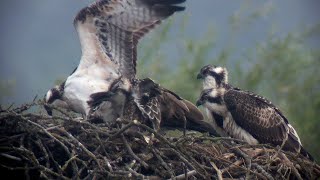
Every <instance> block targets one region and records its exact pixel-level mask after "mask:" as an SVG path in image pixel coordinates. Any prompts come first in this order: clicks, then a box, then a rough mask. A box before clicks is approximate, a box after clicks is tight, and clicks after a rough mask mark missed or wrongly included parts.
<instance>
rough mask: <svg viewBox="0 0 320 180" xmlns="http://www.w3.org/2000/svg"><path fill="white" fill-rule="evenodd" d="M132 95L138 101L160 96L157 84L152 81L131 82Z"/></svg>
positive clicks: (147, 79) (148, 79)
mask: <svg viewBox="0 0 320 180" xmlns="http://www.w3.org/2000/svg"><path fill="white" fill-rule="evenodd" d="M132 94H133V96H135V97H136V98H138V99H144V98H147V99H148V98H151V97H155V96H157V95H160V94H161V89H160V86H159V84H157V83H155V82H154V81H153V80H152V79H150V78H146V79H140V80H135V81H133V82H132Z"/></svg>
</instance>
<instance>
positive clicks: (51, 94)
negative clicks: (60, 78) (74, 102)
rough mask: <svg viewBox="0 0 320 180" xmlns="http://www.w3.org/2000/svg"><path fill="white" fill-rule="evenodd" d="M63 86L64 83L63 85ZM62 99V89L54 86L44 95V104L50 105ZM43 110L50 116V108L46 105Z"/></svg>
mask: <svg viewBox="0 0 320 180" xmlns="http://www.w3.org/2000/svg"><path fill="white" fill-rule="evenodd" d="M63 85H64V83H63ZM61 97H62V89H61V85H60V86H55V87H54V88H52V89H50V90H49V91H48V92H47V94H46V95H45V98H44V100H45V103H46V104H52V103H53V102H55V101H56V100H59V99H61ZM44 108H45V110H46V111H47V113H48V114H49V115H50V116H52V108H50V107H49V106H48V105H44Z"/></svg>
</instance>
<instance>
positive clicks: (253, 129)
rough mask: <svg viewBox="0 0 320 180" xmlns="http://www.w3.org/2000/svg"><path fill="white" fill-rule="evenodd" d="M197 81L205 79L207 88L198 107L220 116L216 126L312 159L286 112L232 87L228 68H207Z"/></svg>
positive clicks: (246, 139) (249, 93)
mask: <svg viewBox="0 0 320 180" xmlns="http://www.w3.org/2000/svg"><path fill="white" fill-rule="evenodd" d="M197 78H198V79H203V88H204V90H203V91H202V93H201V95H200V98H199V100H198V101H197V106H199V105H203V106H204V107H205V108H206V109H207V112H208V113H209V114H210V115H211V114H215V116H216V117H218V119H219V121H218V122H217V123H216V124H218V127H219V128H220V130H222V131H223V133H226V134H228V135H229V136H231V137H234V138H237V139H241V140H244V141H246V142H248V143H249V144H258V143H263V144H265V143H270V144H272V145H275V146H277V145H279V146H281V145H283V149H284V150H287V151H292V152H297V153H301V154H302V155H304V156H306V157H308V158H310V159H312V157H311V156H310V154H309V153H308V152H307V151H306V150H305V149H304V148H303V147H302V144H301V142H300V138H299V136H298V134H297V132H296V131H295V129H294V128H293V127H292V126H291V125H290V124H289V122H288V120H287V118H286V117H285V116H284V115H283V114H282V112H281V111H280V110H279V109H278V108H277V107H275V106H274V105H273V104H272V103H271V102H270V101H268V100H267V99H265V98H264V97H261V96H258V95H256V94H254V93H251V92H248V91H243V90H240V89H238V88H234V87H232V86H231V85H230V84H228V72H227V69H226V68H222V67H216V66H212V65H207V66H204V67H203V68H202V69H201V71H200V73H199V74H198V76H197ZM211 117H212V116H211ZM219 117H220V118H219ZM215 120H216V121H217V119H215Z"/></svg>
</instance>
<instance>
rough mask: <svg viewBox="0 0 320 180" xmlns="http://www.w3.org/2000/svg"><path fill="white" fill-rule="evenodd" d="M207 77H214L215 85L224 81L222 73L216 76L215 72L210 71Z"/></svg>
mask: <svg viewBox="0 0 320 180" xmlns="http://www.w3.org/2000/svg"><path fill="white" fill-rule="evenodd" d="M209 75H211V76H212V77H214V79H215V80H216V81H217V84H221V82H222V80H223V79H224V73H222V74H217V73H216V72H213V71H210V72H209Z"/></svg>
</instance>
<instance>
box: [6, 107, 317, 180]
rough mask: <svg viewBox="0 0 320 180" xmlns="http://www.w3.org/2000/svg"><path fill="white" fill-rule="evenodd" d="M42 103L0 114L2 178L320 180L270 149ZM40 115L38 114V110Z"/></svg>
mask: <svg viewBox="0 0 320 180" xmlns="http://www.w3.org/2000/svg"><path fill="white" fill-rule="evenodd" d="M42 105H43V104H42V102H40V101H39V102H33V103H30V104H25V105H22V106H20V107H9V108H6V109H4V108H1V109H0V112H1V113H0V171H1V172H5V173H2V174H1V176H2V177H3V176H4V175H5V176H9V177H17V178H19V179H108V178H109V179H110V178H113V179H128V178H129V179H228V178H232V179H234V178H236V179H237V178H240V179H243V178H246V179H317V178H319V176H320V167H319V166H318V165H317V164H316V163H315V162H312V161H310V160H308V159H306V158H304V157H302V156H300V155H297V154H293V153H289V152H283V151H282V150H281V149H279V148H274V147H271V146H268V145H254V146H252V145H248V144H246V143H244V142H241V141H239V140H236V139H232V138H223V137H212V136H209V135H207V134H200V133H190V132H188V133H187V135H186V136H183V135H181V136H179V135H178V136H176V137H172V136H170V137H169V136H168V135H166V134H165V133H166V132H165V131H163V132H160V133H159V132H155V131H154V130H153V129H151V128H150V127H148V126H146V125H144V124H141V123H140V122H139V121H137V120H133V121H131V122H117V126H116V127H114V126H112V127H110V126H109V125H107V124H104V123H101V124H94V123H92V122H89V121H84V120H81V118H75V117H74V115H72V113H68V112H65V111H63V110H59V109H56V110H57V111H59V112H60V113H58V115H55V116H52V117H51V116H47V115H46V114H45V113H43V112H41V109H42ZM36 110H37V111H39V112H35V111H36Z"/></svg>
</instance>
